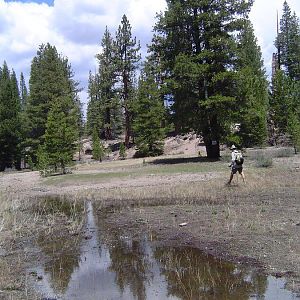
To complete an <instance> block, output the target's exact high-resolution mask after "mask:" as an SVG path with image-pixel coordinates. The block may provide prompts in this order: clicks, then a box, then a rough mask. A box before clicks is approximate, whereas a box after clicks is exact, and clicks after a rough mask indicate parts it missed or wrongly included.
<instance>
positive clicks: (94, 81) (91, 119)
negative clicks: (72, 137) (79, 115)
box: [86, 71, 104, 135]
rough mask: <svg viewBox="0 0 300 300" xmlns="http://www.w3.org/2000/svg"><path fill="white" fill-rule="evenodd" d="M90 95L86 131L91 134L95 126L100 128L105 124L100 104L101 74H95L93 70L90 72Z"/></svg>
mask: <svg viewBox="0 0 300 300" xmlns="http://www.w3.org/2000/svg"><path fill="white" fill-rule="evenodd" d="M88 95H89V102H88V107H87V123H86V133H87V134H88V135H91V134H92V133H93V130H94V128H95V127H96V128H97V129H98V130H100V129H101V128H103V126H104V122H103V117H102V114H101V105H100V88H99V75H98V74H95V75H93V74H92V72H91V71H90V72H89V81H88Z"/></svg>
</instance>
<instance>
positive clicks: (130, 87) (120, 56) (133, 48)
mask: <svg viewBox="0 0 300 300" xmlns="http://www.w3.org/2000/svg"><path fill="white" fill-rule="evenodd" d="M114 47H115V51H116V60H115V61H116V66H117V76H118V82H117V84H118V86H119V91H118V92H119V97H120V99H121V103H122V107H123V110H124V121H125V146H126V147H127V148H128V147H129V142H130V137H131V136H132V128H131V127H132V102H133V101H134V97H135V90H136V70H137V68H138V64H139V61H140V59H141V55H140V53H139V51H140V48H141V47H140V44H139V42H137V41H136V38H135V37H134V38H133V37H132V34H131V25H130V23H129V21H128V19H127V17H126V15H123V17H122V21H121V25H120V26H119V28H118V31H117V33H116V38H115V43H114Z"/></svg>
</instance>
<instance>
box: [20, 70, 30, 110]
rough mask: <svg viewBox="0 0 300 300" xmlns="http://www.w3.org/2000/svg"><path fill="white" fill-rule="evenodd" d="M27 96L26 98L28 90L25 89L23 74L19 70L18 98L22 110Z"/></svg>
mask: <svg viewBox="0 0 300 300" xmlns="http://www.w3.org/2000/svg"><path fill="white" fill-rule="evenodd" d="M27 98H28V91H27V87H26V83H25V79H24V75H23V73H22V72H21V76H20V99H21V107H22V110H24V109H25V107H26V104H27Z"/></svg>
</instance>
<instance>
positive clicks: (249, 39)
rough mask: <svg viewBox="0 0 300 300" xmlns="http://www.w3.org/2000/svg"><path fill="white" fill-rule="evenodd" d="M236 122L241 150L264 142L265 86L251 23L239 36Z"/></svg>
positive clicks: (266, 99) (265, 135) (261, 64)
mask: <svg viewBox="0 0 300 300" xmlns="http://www.w3.org/2000/svg"><path fill="white" fill-rule="evenodd" d="M237 66H238V69H237V70H238V73H237V89H238V90H237V99H238V105H237V107H238V108H239V109H237V111H236V113H237V115H236V122H237V123H240V124H241V125H240V132H239V136H240V137H241V140H240V141H233V142H235V143H237V144H239V143H240V145H241V146H247V147H250V146H255V145H256V146H258V145H262V144H263V143H265V142H266V138H267V110H268V103H269V99H268V97H269V95H268V82H267V79H266V75H265V71H264V68H263V61H262V55H261V51H260V48H259V47H258V45H257V40H256V37H255V35H254V31H253V27H252V24H251V23H250V21H247V22H245V24H244V27H243V29H242V31H241V33H240V35H239V36H238V61H237Z"/></svg>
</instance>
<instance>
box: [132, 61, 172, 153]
mask: <svg viewBox="0 0 300 300" xmlns="http://www.w3.org/2000/svg"><path fill="white" fill-rule="evenodd" d="M152 63H153V62H152V60H151V57H150V58H148V60H147V62H146V64H145V67H144V71H143V73H142V76H141V78H140V82H139V88H138V94H137V99H136V101H135V103H134V106H133V107H134V109H133V111H134V121H133V130H134V135H135V142H136V147H137V149H138V151H137V155H139V156H156V155H160V154H162V153H163V143H162V140H163V138H164V137H165V132H166V130H165V128H164V127H163V124H164V121H165V108H164V104H163V101H162V93H161V88H160V85H159V82H158V81H157V78H156V77H155V74H157V72H156V71H157V70H155V67H154V66H153V65H152Z"/></svg>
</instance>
